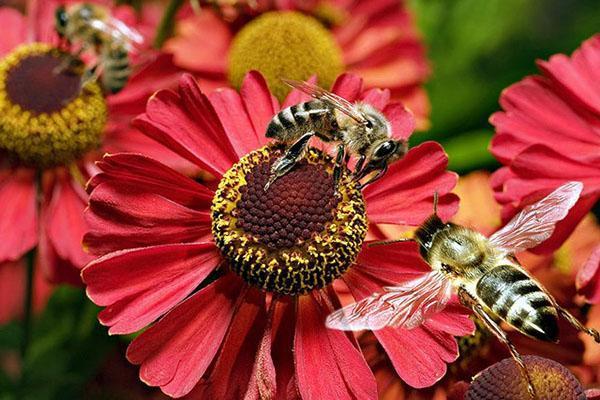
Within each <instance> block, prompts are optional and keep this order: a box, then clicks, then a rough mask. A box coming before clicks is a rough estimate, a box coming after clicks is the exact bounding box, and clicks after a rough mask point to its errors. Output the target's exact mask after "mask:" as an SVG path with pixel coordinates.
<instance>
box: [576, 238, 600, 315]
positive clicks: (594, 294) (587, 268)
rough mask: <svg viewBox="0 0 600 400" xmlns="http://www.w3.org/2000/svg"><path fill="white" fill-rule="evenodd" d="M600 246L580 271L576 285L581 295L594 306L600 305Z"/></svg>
mask: <svg viewBox="0 0 600 400" xmlns="http://www.w3.org/2000/svg"><path fill="white" fill-rule="evenodd" d="M599 271H600V245H598V246H596V248H594V250H593V251H592V254H591V255H590V258H588V260H587V261H586V262H585V264H584V265H583V266H582V267H581V268H580V269H579V272H578V273H577V279H576V285H577V290H578V292H579V293H580V294H582V295H584V296H585V297H586V300H587V301H589V302H590V303H592V304H597V303H600V276H598V272H599Z"/></svg>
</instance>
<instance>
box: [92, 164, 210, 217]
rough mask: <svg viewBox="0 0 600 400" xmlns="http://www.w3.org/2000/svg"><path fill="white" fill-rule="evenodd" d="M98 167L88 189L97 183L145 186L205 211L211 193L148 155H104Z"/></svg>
mask: <svg viewBox="0 0 600 400" xmlns="http://www.w3.org/2000/svg"><path fill="white" fill-rule="evenodd" d="M97 164H98V167H99V168H100V169H101V170H102V171H103V173H102V174H99V175H96V176H95V177H94V178H92V179H91V181H90V183H89V184H88V191H89V190H90V189H93V188H94V187H95V186H96V185H97V184H99V183H101V182H111V183H113V184H116V185H118V186H126V187H128V188H138V189H139V188H140V187H143V188H145V189H146V190H147V191H148V192H152V193H156V194H157V195H160V196H163V197H165V198H167V199H169V200H172V201H174V202H176V203H179V204H182V205H184V206H186V207H190V208H194V209H197V210H208V209H210V206H211V204H212V198H213V196H214V193H213V192H212V191H211V190H209V189H207V188H206V186H204V185H201V184H198V182H196V181H194V180H193V179H191V178H188V177H186V176H184V175H182V174H180V173H178V172H176V171H174V170H172V169H171V168H169V167H167V166H166V165H164V164H161V163H160V162H158V161H156V160H153V159H152V158H149V157H145V156H142V155H139V154H114V155H105V156H104V158H103V159H102V161H100V162H98V163H97Z"/></svg>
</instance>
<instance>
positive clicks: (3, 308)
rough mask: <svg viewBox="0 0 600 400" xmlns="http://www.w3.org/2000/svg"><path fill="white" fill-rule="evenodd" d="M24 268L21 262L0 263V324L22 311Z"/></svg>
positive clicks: (10, 319) (17, 316) (18, 315)
mask: <svg viewBox="0 0 600 400" xmlns="http://www.w3.org/2000/svg"><path fill="white" fill-rule="evenodd" d="M25 268H26V267H25V265H24V263H23V262H7V263H2V264H0V325H4V324H5V323H7V322H9V321H12V320H13V319H16V318H19V317H20V316H21V315H22V313H23V304H24V294H25V280H26V277H25Z"/></svg>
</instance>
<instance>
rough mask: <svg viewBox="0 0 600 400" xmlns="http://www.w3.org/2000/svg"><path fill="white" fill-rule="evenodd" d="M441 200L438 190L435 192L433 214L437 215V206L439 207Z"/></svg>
mask: <svg viewBox="0 0 600 400" xmlns="http://www.w3.org/2000/svg"><path fill="white" fill-rule="evenodd" d="M439 200H440V197H439V195H438V192H437V190H436V191H435V192H433V214H434V215H437V207H438V202H439Z"/></svg>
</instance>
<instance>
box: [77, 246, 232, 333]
mask: <svg viewBox="0 0 600 400" xmlns="http://www.w3.org/2000/svg"><path fill="white" fill-rule="evenodd" d="M220 261H221V257H220V254H219V252H218V250H217V249H216V247H215V246H214V245H213V244H212V243H192V244H170V245H162V246H154V247H143V248H138V249H131V250H123V251H119V252H115V253H110V254H108V255H106V256H104V257H101V258H99V259H97V260H94V261H92V262H91V263H90V264H88V265H87V266H86V267H85V268H84V270H83V271H82V273H81V277H82V279H83V281H84V283H85V284H86V285H87V295H88V297H89V298H90V299H91V300H92V301H93V302H94V303H96V304H98V305H100V306H107V307H106V308H105V309H104V310H103V311H102V312H101V313H100V316H99V319H100V322H102V323H103V324H104V325H108V326H110V327H111V328H110V330H109V332H110V333H112V334H114V333H131V332H135V331H138V330H139V329H141V328H143V327H144V326H146V325H148V324H149V323H151V322H153V321H154V320H156V319H157V318H158V317H160V316H161V315H163V314H164V313H165V312H167V311H169V310H170V309H171V308H173V307H174V306H175V305H176V304H178V303H179V302H180V301H181V300H183V299H184V298H185V297H186V296H187V295H188V294H190V293H191V292H192V291H193V290H194V289H196V287H198V285H199V284H200V283H201V282H202V281H203V280H204V278H206V277H207V276H208V274H209V273H210V272H211V271H212V270H214V269H215V268H216V267H217V265H218V264H219V262H220Z"/></svg>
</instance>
